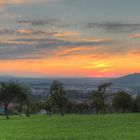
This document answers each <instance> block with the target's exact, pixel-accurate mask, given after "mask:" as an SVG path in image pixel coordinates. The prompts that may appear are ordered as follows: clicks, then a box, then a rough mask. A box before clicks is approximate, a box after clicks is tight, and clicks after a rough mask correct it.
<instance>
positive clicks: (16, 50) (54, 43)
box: [0, 38, 112, 59]
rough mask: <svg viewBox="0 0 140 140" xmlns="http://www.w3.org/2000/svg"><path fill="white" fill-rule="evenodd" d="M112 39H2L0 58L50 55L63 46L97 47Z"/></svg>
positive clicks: (106, 43)
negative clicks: (73, 40)
mask: <svg viewBox="0 0 140 140" xmlns="http://www.w3.org/2000/svg"><path fill="white" fill-rule="evenodd" d="M111 43H112V40H107V41H105V40H103V41H94V40H93V41H79V42H71V41H65V40H61V39H57V38H19V39H15V40H4V41H0V59H25V58H26V59H28V58H29V59H30V58H34V59H36V58H43V57H50V56H51V55H52V54H51V51H55V50H57V49H58V48H59V47H61V46H65V47H67V48H70V47H78V46H80V47H85V48H86V47H87V46H89V47H95V46H100V45H109V44H111Z"/></svg>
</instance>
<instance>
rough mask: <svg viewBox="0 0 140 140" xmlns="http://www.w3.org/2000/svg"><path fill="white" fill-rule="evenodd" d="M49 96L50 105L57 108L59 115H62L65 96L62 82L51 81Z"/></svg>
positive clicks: (64, 106)
mask: <svg viewBox="0 0 140 140" xmlns="http://www.w3.org/2000/svg"><path fill="white" fill-rule="evenodd" d="M49 98H51V100H52V106H53V107H54V108H57V109H58V110H59V112H60V114H61V116H64V111H65V108H66V104H67V98H66V92H65V90H64V88H63V85H62V83H60V82H59V81H53V83H52V85H51V87H50V94H49Z"/></svg>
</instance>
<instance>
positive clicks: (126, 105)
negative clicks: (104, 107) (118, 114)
mask: <svg viewBox="0 0 140 140" xmlns="http://www.w3.org/2000/svg"><path fill="white" fill-rule="evenodd" d="M112 105H113V107H114V109H115V110H121V111H122V112H125V111H126V110H130V109H131V105H132V98H131V96H130V95H129V94H127V93H126V92H123V91H122V92H118V93H117V94H115V95H114V97H113V100H112Z"/></svg>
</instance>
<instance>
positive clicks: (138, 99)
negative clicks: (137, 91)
mask: <svg viewBox="0 0 140 140" xmlns="http://www.w3.org/2000/svg"><path fill="white" fill-rule="evenodd" d="M135 101H136V109H137V112H140V96H137V97H136V100H135Z"/></svg>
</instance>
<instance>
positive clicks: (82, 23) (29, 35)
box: [0, 0, 140, 77]
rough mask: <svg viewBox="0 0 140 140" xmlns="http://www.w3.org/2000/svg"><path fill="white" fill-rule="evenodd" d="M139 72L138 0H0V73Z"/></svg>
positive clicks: (103, 74) (78, 74) (92, 74)
mask: <svg viewBox="0 0 140 140" xmlns="http://www.w3.org/2000/svg"><path fill="white" fill-rule="evenodd" d="M129 73H140V0H0V75H7V74H8V75H14V76H26V77H34V76H43V77H118V76H122V75H126V74H129Z"/></svg>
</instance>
